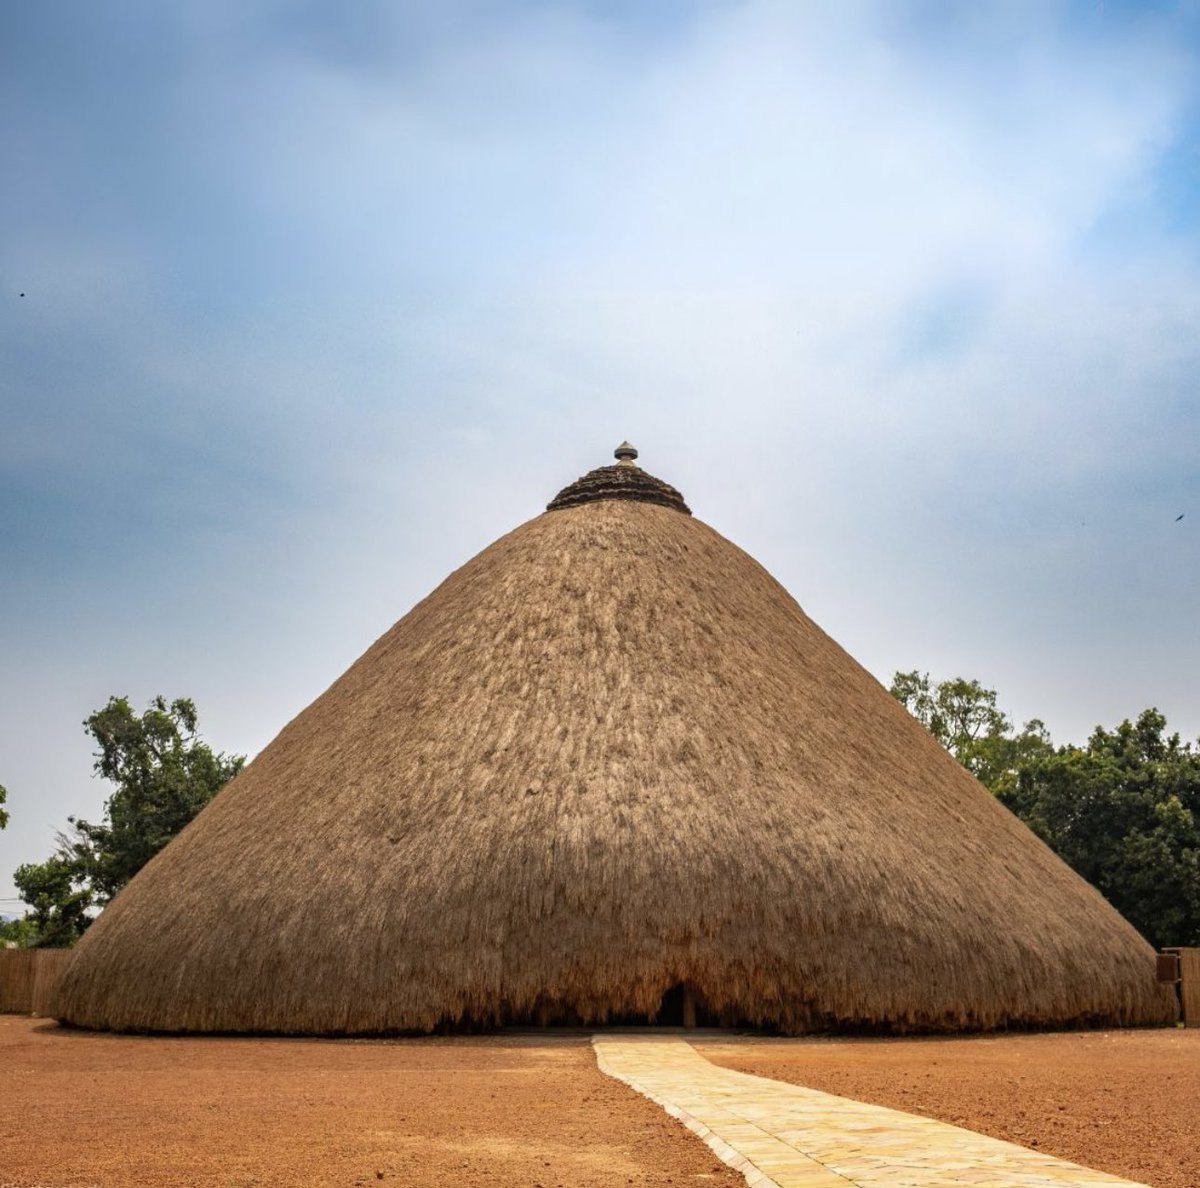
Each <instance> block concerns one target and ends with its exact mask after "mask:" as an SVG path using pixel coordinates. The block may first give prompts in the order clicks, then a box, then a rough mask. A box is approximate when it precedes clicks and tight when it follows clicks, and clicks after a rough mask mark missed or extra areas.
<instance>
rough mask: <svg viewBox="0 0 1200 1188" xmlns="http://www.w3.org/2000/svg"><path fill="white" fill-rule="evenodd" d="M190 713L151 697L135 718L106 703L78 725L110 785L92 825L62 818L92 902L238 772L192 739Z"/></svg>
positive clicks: (102, 899) (187, 706)
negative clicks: (93, 742) (96, 821)
mask: <svg viewBox="0 0 1200 1188" xmlns="http://www.w3.org/2000/svg"><path fill="white" fill-rule="evenodd" d="M196 725H197V714H196V706H195V705H194V704H193V702H192V701H190V700H189V699H187V698H177V699H176V700H175V701H172V702H171V703H170V704H169V705H168V704H167V702H166V700H165V699H164V698H162V697H156V698H154V700H153V701H152V702H151V703H150V706H149V708H148V709H147V710H146V712H145V713H144V714H141V715H140V716H139V715H138V714H136V713H134V711H133V708H132V707H131V706H130V704H129V700H128V698H125V697H111V698H109V702H108V704H107V705H106V706H105V707H104V708H103V709H101V710H97V711H96V712H95V713H94V714H92V715H91V716H90V717H89V718H88V719H87V720H86V721H85V722H84V728H85V729H86V730H87V732H88V733H89V734H90V735H91V736H92V737H93V738H94V739H95V740H96V742H97V743H98V744H99V750H98V751H97V753H96V763H95V770H96V772H97V773H98V774H99V775H101V776H103V777H104V778H105V779H106V780H110V781H111V782H112V783H113V784H115V785H116V791H115V792H114V793H113V794H112V796H111V797H110V798H109V800H108V802H107V803H106V804H105V806H104V820H103V821H102V822H101V823H100V824H98V825H93V824H91V823H90V822H88V821H85V820H83V819H81V818H76V817H69V818H68V820H69V821H70V823H71V833H70V835H69V836H68V839H67V845H68V848H69V849H70V851H71V852H72V853H73V854H74V855H75V857H76V859H77V861H78V864H79V870H80V872H81V874H82V875H83V876H84V877H85V878H86V880H87V882H88V884H89V885H90V886H91V888H92V891H93V893H94V895H95V899H96V902H97V903H99V904H101V905H103V904H105V903H107V902H108V901H109V900H110V899H111V898H112V897H113V896H114V895H115V894H116V893H117V892H118V891H119V890H120V889H121V888H122V887H124V886H125V884H126V883H127V882H129V880H130V879H131V878H133V876H134V875H135V874H137V872H138V871H139V870H141V869H142V867H143V866H145V865H146V863H147V862H149V861H150V859H151V858H153V857H154V855H155V854H157V853H158V851H159V850H161V849H162V848H163V846H165V845H166V844H167V842H169V841H170V840H171V839H172V838H173V837H174V836H175V835H176V834H177V833H178V832H179V831H180V830H181V829H182V828H183V827H184V826H185V825H186V824H187V823H188V822H189V821H190V820H191V819H192V818H193V817H194V816H195V815H196V814H197V813H198V812H199V811H200V810H201V809H202V808H203V807H204V806H205V805H206V804H207V803H208V802H209V801H210V800H211V799H212V798H213V797H214V796H215V795H216V794H217V792H218V791H219V790H220V788H221V787H222V786H223V785H225V784H226V783H227V782H228V781H229V780H231V779H232V778H233V777H234V776H235V775H237V773H238V772H239V771H240V770H241V769H242V765H243V764H244V763H245V758H244V757H243V756H241V755H235V756H226V755H225V754H223V753H217V752H214V751H213V750H212V749H211V748H210V747H209V746H208V745H207V744H206V743H204V742H202V741H201V740H200V739H199V737H198V736H197V733H196Z"/></svg>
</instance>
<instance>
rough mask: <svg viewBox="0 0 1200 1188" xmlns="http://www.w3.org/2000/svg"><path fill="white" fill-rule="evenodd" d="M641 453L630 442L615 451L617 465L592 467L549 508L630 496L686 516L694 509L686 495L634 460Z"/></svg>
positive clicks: (554, 500) (562, 491)
mask: <svg viewBox="0 0 1200 1188" xmlns="http://www.w3.org/2000/svg"><path fill="white" fill-rule="evenodd" d="M637 456H638V452H637V450H636V449H634V447H633V446H631V445H630V444H629V442H627V441H623V442H621V444H620V445H619V446H617V448H616V449H615V450H613V457H614V458H616V460H617V464H616V466H601V467H600V468H599V469H598V470H589V471H588V473H587V474H585V475H584V476H583V478H581V479H576V480H575V482H573V483H572V484H571V485H570V486H569V487H564V488H563V489H562V490H561V491H559V493H558V494H557V495H555V497H554V498H553V499H552V500H550V502H549V503H548V504H547V505H546V510H547V511H561V510H562V509H563V508H565V507H578V506H579V505H580V504H582V503H597V502H599V501H600V500H602V499H629V500H633V501H634V502H636V503H657V504H658V505H659V506H660V507H670V508H674V509H675V511H680V512H683V514H684V515H685V516H690V515H691V514H692V509H691V508H690V507H688V505H687V504H686V503H684V501H683V496H682V495H681V494H680V493H679V492H678V491H676V490H675V488H674V487H672V486H671V484H670V483H664V482H663V481H662V479H656V478H655V477H654V475H652V474H647V473H646V472H645V471H644V470H643V469H642V468H641V467H640V466H638V465H637V463H636V462H634V459H635V458H636V457H637Z"/></svg>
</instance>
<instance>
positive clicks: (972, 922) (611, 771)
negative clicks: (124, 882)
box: [58, 468, 1174, 1033]
mask: <svg viewBox="0 0 1200 1188" xmlns="http://www.w3.org/2000/svg"><path fill="white" fill-rule="evenodd" d="M609 469H615V468H609ZM680 983H686V984H687V986H688V987H689V990H690V992H691V993H694V995H695V998H696V1000H697V1001H699V1002H700V1003H701V1004H702V1009H703V1010H704V1011H707V1012H708V1013H709V1016H710V1017H711V1018H714V1019H725V1020H739V1021H745V1022H750V1023H760V1024H764V1025H768V1026H772V1027H777V1028H779V1029H781V1030H783V1031H787V1032H795V1031H801V1030H805V1029H811V1028H815V1027H819V1028H825V1027H835V1028H836V1027H841V1026H867V1027H873V1026H878V1027H890V1028H893V1029H916V1028H928V1029H962V1028H983V1027H995V1026H1000V1025H1004V1024H1031V1025H1048V1024H1069V1023H1081V1022H1089V1023H1104V1024H1134V1023H1153V1022H1163V1021H1168V1020H1170V1019H1173V1018H1174V1003H1173V999H1172V997H1171V995H1170V993H1169V988H1164V987H1160V986H1159V985H1158V984H1157V983H1156V981H1155V963H1154V954H1153V952H1152V951H1151V949H1150V947H1149V946H1148V945H1147V944H1146V942H1145V941H1144V940H1142V938H1141V937H1140V936H1138V934H1137V933H1136V932H1135V931H1134V930H1133V929H1132V928H1131V927H1130V926H1129V925H1128V924H1127V923H1126V922H1125V921H1124V920H1123V919H1122V918H1121V917H1120V916H1119V915H1118V914H1117V913H1116V912H1115V911H1114V910H1113V909H1112V908H1111V907H1110V906H1109V905H1108V904H1107V903H1106V902H1105V901H1104V900H1103V899H1102V898H1101V897H1100V895H1099V894H1098V893H1097V892H1096V891H1095V890H1093V888H1091V887H1090V886H1089V885H1088V884H1086V883H1085V882H1083V881H1082V880H1081V879H1079V878H1078V877H1077V876H1076V875H1074V874H1073V873H1072V872H1071V871H1070V870H1069V869H1068V868H1067V867H1066V866H1065V865H1063V863H1062V862H1060V861H1059V860H1058V859H1057V858H1056V857H1055V856H1054V855H1053V854H1052V853H1051V852H1050V851H1049V850H1048V849H1047V848H1046V847H1045V846H1044V845H1043V844H1042V843H1041V842H1040V841H1038V840H1037V839H1036V838H1035V837H1034V836H1033V834H1031V833H1030V832H1029V831H1028V830H1027V829H1026V828H1025V827H1024V826H1023V825H1022V824H1021V823H1020V822H1019V821H1018V820H1017V819H1016V818H1015V817H1013V816H1012V815H1010V814H1009V813H1008V812H1007V811H1006V810H1005V809H1004V808H1002V807H1001V806H1000V805H999V804H998V803H997V802H996V801H995V800H994V799H993V798H992V796H990V795H989V794H988V793H987V791H986V790H985V789H984V788H983V787H982V786H981V785H979V784H978V783H976V782H975V780H973V779H972V778H971V777H970V776H969V775H968V774H967V773H966V772H965V771H963V769H962V768H961V767H959V765H958V764H957V763H955V762H954V760H953V759H951V758H950V757H949V756H948V755H947V754H946V753H945V752H944V751H943V750H942V749H941V748H940V747H939V746H938V745H937V743H936V742H935V741H934V740H933V739H932V738H931V737H930V736H929V735H928V734H927V733H926V732H925V730H924V729H923V728H922V727H921V726H919V725H918V724H917V723H916V722H914V721H913V720H912V718H910V717H909V715H908V714H907V713H906V712H905V710H904V709H903V708H902V707H901V706H900V705H898V704H897V703H896V702H895V701H894V700H893V699H892V698H891V697H889V696H888V694H887V693H886V691H885V690H884V689H882V688H881V687H880V685H879V684H878V683H877V682H876V681H875V680H874V678H872V677H871V676H870V675H869V674H868V673H867V672H865V671H864V670H863V669H862V668H860V667H859V665H858V664H856V663H855V662H854V660H852V659H851V658H850V657H849V656H848V655H847V654H846V653H845V652H844V651H843V650H842V649H841V648H840V647H839V646H838V645H837V644H836V643H834V642H833V641H832V640H831V639H830V638H829V637H828V636H826V635H825V634H824V633H823V632H822V631H821V630H820V628H818V627H817V626H816V625H815V624H814V623H813V622H812V621H811V620H810V619H808V618H807V616H806V615H805V614H804V612H803V611H802V610H801V609H800V608H799V607H798V606H797V605H796V603H795V602H794V601H793V600H792V599H791V598H790V597H789V596H788V594H787V592H786V591H785V590H783V588H782V587H781V586H779V584H778V583H777V582H775V581H774V580H773V579H772V578H771V576H770V575H769V574H768V573H767V572H766V571H765V570H764V569H762V567H761V566H759V565H758V564H757V563H756V562H755V561H753V560H752V559H751V558H750V557H749V556H747V555H746V554H745V553H743V552H742V551H741V550H740V549H738V548H737V547H735V546H734V545H732V544H730V543H729V542H728V541H727V540H725V539H724V538H723V537H721V536H720V535H718V534H717V533H716V532H714V531H713V530H712V529H711V528H709V527H707V526H706V525H705V524H703V523H701V522H699V521H697V520H695V519H693V518H692V517H691V516H689V515H685V514H681V512H680V511H679V510H677V509H675V508H673V507H670V506H660V505H657V504H655V503H653V502H646V501H644V500H638V499H633V500H630V499H622V498H619V497H614V496H612V495H611V494H607V495H604V496H602V497H600V498H598V500H596V501H589V502H583V503H579V504H574V505H572V504H568V505H566V506H565V508H564V510H555V511H550V512H547V513H546V514H544V515H541V516H539V517H538V518H536V519H534V520H531V521H530V522H529V523H527V524H524V525H522V526H521V527H520V528H518V529H516V530H515V531H514V532H511V533H509V534H508V535H507V536H505V537H503V538H502V539H500V540H498V541H497V542H496V543H495V544H493V545H492V546H491V547H490V548H487V549H485V550H484V551H483V552H482V553H480V554H479V555H478V556H477V557H475V558H474V559H473V560H472V561H470V562H468V564H466V565H465V566H463V568H462V569H460V570H458V571H457V572H456V573H454V574H452V575H451V576H450V577H449V578H448V579H447V580H446V581H445V582H444V583H443V584H442V585H441V586H439V587H438V589H437V590H435V591H434V592H433V593H432V594H431V595H430V596H429V597H428V598H426V599H425V600H424V601H423V602H422V603H420V604H419V605H418V606H417V607H415V608H414V609H413V610H412V611H411V612H410V613H409V614H407V615H406V616H405V617H404V618H403V619H401V620H400V622H399V623H397V624H396V625H395V626H394V627H393V628H392V629H391V630H390V631H389V632H387V634H386V635H384V636H383V637H382V638H381V639H380V640H379V641H378V642H377V643H375V644H374V645H373V646H372V647H371V648H370V649H369V650H368V651H367V652H366V654H365V655H364V656H363V657H362V658H361V659H359V660H358V661H357V662H356V663H355V664H354V665H353V666H352V667H351V668H350V670H349V671H348V672H347V673H346V674H345V675H344V676H343V677H342V678H341V679H340V680H338V681H337V682H336V683H335V684H334V685H333V686H332V687H331V688H330V689H329V690H328V691H327V692H326V693H324V694H323V695H322V696H321V697H319V698H318V699H317V700H316V701H315V702H314V703H313V704H312V705H311V706H309V707H308V708H307V709H306V710H305V711H304V712H303V713H301V714H300V715H299V716H298V717H297V718H296V719H295V720H294V721H293V722H291V723H290V724H289V725H288V726H287V727H285V728H284V730H283V731H282V732H281V733H280V735H279V736H278V737H277V738H276V739H275V740H274V741H273V742H272V743H271V744H270V745H269V746H268V747H267V748H266V749H265V750H264V751H263V752H262V754H261V755H259V756H258V758H257V759H255V761H254V762H253V763H252V764H250V766H249V767H247V768H246V770H245V771H243V772H242V773H241V775H239V776H238V777H237V778H236V779H235V780H234V781H233V783H232V784H230V785H229V787H227V788H226V789H225V790H224V791H222V792H221V793H220V795H218V796H217V798H216V799H215V800H214V801H213V802H212V804H210V805H209V806H208V807H207V808H206V809H205V810H204V811H203V812H202V813H201V814H200V816H199V817H198V818H197V819H196V820H195V821H194V822H193V823H192V824H191V825H190V826H189V827H188V828H187V829H186V830H185V831H184V832H183V834H181V835H180V837H179V838H177V839H176V840H175V841H174V842H173V843H172V844H171V845H170V846H168V847H167V848H166V850H164V851H163V852H162V853H161V854H160V855H158V857H156V858H155V859H154V860H153V861H152V862H151V863H150V864H149V865H148V866H147V867H146V868H145V870H143V871H142V873H141V874H139V875H138V876H137V878H136V879H134V880H133V882H132V883H131V884H130V885H129V886H128V887H127V888H126V889H125V890H124V891H123V892H122V893H121V894H120V895H119V896H118V897H117V899H116V900H115V901H114V902H113V904H112V905H111V906H110V907H109V908H108V909H107V910H106V911H105V912H104V914H103V915H102V916H101V918H100V919H99V920H98V921H97V923H96V924H95V925H94V926H93V927H92V928H91V929H90V930H89V932H88V933H87V934H86V936H85V937H84V939H83V942H82V943H81V944H80V946H79V949H78V951H77V955H76V959H75V960H74V961H73V962H72V963H71V965H70V967H69V969H68V970H67V973H66V976H65V978H64V980H63V983H62V986H61V988H60V994H59V999H58V1005H59V1012H58V1013H59V1014H60V1016H61V1017H62V1018H63V1019H65V1020H67V1021H69V1022H72V1023H75V1024H80V1025H84V1026H88V1027H102V1028H116V1029H137V1030H142V1029H145V1030H167V1031H184V1030H186V1031H234V1032H237V1031H268V1032H291V1033H374V1032H386V1031H403V1030H410V1029H417V1030H424V1029H429V1028H433V1027H435V1026H438V1025H443V1026H445V1025H449V1026H456V1025H471V1024H474V1025H479V1024H482V1025H486V1024H488V1023H491V1022H498V1021H505V1020H516V1019H553V1018H568V1017H569V1018H578V1019H579V1020H581V1021H586V1022H601V1021H604V1020H606V1019H611V1018H614V1017H621V1016H628V1015H653V1014H654V1012H655V1011H656V1010H657V1008H658V1006H659V1004H660V1000H661V999H662V996H663V994H664V992H665V991H667V990H668V988H670V987H672V986H677V985H678V984H680Z"/></svg>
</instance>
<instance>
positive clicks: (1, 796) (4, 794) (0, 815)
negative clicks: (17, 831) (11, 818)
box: [0, 784, 8, 829]
mask: <svg viewBox="0 0 1200 1188" xmlns="http://www.w3.org/2000/svg"><path fill="white" fill-rule="evenodd" d="M7 800H8V789H7V788H5V786H4V785H3V784H0V829H3V828H4V827H5V825H7V824H8V812H7V811H6V810H5V808H4V805H5V802H6V801H7Z"/></svg>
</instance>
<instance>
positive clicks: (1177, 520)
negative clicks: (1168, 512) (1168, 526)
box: [1175, 512, 1187, 524]
mask: <svg viewBox="0 0 1200 1188" xmlns="http://www.w3.org/2000/svg"><path fill="white" fill-rule="evenodd" d="M1186 515H1187V512H1180V513H1179V515H1177V516H1176V517H1175V523H1176V524H1178V523H1179V521H1180V520H1182V519H1183V517H1184V516H1186Z"/></svg>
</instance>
